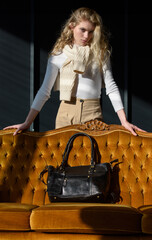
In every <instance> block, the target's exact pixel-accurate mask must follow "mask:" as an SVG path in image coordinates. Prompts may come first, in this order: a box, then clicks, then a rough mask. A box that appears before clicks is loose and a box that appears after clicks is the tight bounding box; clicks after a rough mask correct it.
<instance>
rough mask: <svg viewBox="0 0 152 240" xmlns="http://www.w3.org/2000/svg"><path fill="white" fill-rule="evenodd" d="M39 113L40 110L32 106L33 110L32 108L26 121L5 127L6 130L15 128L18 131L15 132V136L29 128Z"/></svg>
mask: <svg viewBox="0 0 152 240" xmlns="http://www.w3.org/2000/svg"><path fill="white" fill-rule="evenodd" d="M38 113H39V111H37V110H35V109H32V108H31V110H30V112H29V114H28V116H27V118H26V120H25V122H23V123H21V124H16V125H12V126H8V127H5V128H4V130H6V129H14V128H15V129H16V131H15V132H14V134H13V135H14V136H15V135H16V134H18V133H19V132H20V131H21V132H22V131H23V130H26V129H28V128H29V127H30V126H31V124H32V122H33V121H34V119H35V118H36V116H37V115H38Z"/></svg>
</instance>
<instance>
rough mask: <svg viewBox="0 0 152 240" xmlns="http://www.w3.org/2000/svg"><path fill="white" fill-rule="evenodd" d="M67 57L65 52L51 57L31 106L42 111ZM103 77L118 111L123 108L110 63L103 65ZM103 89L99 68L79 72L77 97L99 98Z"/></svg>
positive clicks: (107, 92) (107, 90)
mask: <svg viewBox="0 0 152 240" xmlns="http://www.w3.org/2000/svg"><path fill="white" fill-rule="evenodd" d="M66 58H67V56H66V55H65V54H64V53H61V54H59V55H55V56H51V57H49V59H48V63H47V69H46V73H45V77H44V80H43V83H42V85H41V87H40V89H39V91H38V92H37V94H36V96H35V99H34V101H33V103H32V106H31V108H33V109H35V110H37V111H40V110H41V109H42V107H43V105H44V104H45V102H46V101H47V100H48V99H49V98H50V95H51V90H52V88H53V86H54V84H55V81H56V79H57V77H58V76H59V72H60V69H61V67H62V65H63V63H64V62H65V60H66ZM103 78H104V83H105V87H106V94H107V95H108V96H109V98H110V100H111V103H112V105H113V107H114V110H115V111H116V112H117V111H118V110H121V109H123V103H122V100H121V96H120V92H119V89H118V87H117V84H116V83H115V81H114V78H113V75H112V71H111V67H110V63H108V64H106V65H104V66H103ZM101 89H102V76H101V73H100V71H99V70H98V69H96V71H94V73H92V71H91V69H90V68H89V67H88V68H87V69H86V71H85V73H84V74H78V85H77V91H76V96H75V97H77V98H80V99H97V98H100V97H101Z"/></svg>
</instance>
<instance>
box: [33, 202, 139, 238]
mask: <svg viewBox="0 0 152 240" xmlns="http://www.w3.org/2000/svg"><path fill="white" fill-rule="evenodd" d="M141 217H142V214H140V213H139V212H138V211H137V210H136V209H135V208H133V207H129V206H125V205H117V204H95V203H94V204H93V203H92V204H87V203H71V204H69V203H56V204H54V203H52V204H50V205H44V206H41V207H39V208H36V209H35V210H33V211H32V214H31V218H30V220H31V222H30V225H31V229H32V230H35V231H43V232H60V231H61V229H62V232H73V233H100V234H132V233H141V224H140V223H141ZM42 219H43V221H42Z"/></svg>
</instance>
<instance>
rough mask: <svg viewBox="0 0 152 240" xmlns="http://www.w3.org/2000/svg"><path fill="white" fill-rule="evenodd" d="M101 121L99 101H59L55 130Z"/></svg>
mask: <svg viewBox="0 0 152 240" xmlns="http://www.w3.org/2000/svg"><path fill="white" fill-rule="evenodd" d="M94 119H100V120H102V111H101V105H100V99H75V98H73V99H72V100H71V101H61V103H60V106H59V110H58V113H57V117H56V128H61V127H65V126H68V125H73V124H83V123H85V122H87V121H90V120H94Z"/></svg>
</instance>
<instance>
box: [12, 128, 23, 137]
mask: <svg viewBox="0 0 152 240" xmlns="http://www.w3.org/2000/svg"><path fill="white" fill-rule="evenodd" d="M19 131H20V132H22V130H21V129H20V128H18V129H17V130H16V131H15V132H14V133H13V136H15V135H17V134H18V133H19Z"/></svg>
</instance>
